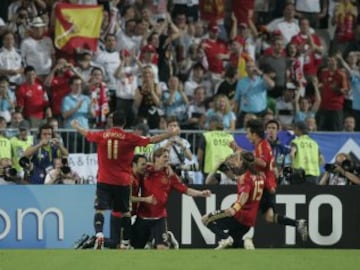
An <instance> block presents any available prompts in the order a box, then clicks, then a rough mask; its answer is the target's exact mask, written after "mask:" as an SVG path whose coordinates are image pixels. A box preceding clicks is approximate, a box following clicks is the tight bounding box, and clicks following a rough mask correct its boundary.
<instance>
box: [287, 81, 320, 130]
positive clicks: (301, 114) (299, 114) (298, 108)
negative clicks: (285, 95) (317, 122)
mask: <svg viewBox="0 0 360 270" xmlns="http://www.w3.org/2000/svg"><path fill="white" fill-rule="evenodd" d="M312 85H313V89H314V93H315V95H314V99H313V101H312V103H311V99H310V98H309V97H305V96H303V97H302V96H301V89H297V90H296V91H295V117H294V122H299V121H305V120H306V119H307V118H315V115H316V112H317V111H318V109H319V106H320V103H321V96H320V91H319V80H318V78H317V77H316V76H314V77H312ZM308 128H309V126H308Z"/></svg>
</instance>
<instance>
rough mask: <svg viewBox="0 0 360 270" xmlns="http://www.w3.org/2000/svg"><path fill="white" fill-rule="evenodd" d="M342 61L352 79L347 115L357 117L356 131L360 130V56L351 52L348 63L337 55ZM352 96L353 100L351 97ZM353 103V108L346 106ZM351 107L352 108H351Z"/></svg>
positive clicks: (346, 97) (346, 100) (347, 101)
mask: <svg viewBox="0 0 360 270" xmlns="http://www.w3.org/2000/svg"><path fill="white" fill-rule="evenodd" d="M336 57H337V59H339V60H340V63H341V65H342V66H343V67H344V68H345V70H346V71H347V73H348V75H349V77H350V91H349V92H348V93H347V95H346V96H345V113H346V112H347V113H350V114H352V115H353V116H354V117H355V122H356V124H355V129H356V130H357V131H359V130H360V83H359V82H360V70H359V63H358V62H359V59H360V54H359V53H358V52H356V51H351V52H350V53H349V54H348V57H347V62H346V61H345V60H344V59H343V58H342V56H341V54H340V53H338V54H337V55H336ZM351 96H352V100H351V99H350V97H351ZM349 103H351V106H349V105H348V106H346V105H347V104H349ZM349 107H350V108H349Z"/></svg>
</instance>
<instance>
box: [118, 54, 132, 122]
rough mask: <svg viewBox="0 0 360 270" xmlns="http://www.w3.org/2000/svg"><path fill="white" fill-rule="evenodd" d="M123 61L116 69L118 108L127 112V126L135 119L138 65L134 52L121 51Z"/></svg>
mask: <svg viewBox="0 0 360 270" xmlns="http://www.w3.org/2000/svg"><path fill="white" fill-rule="evenodd" d="M120 55H121V61H120V64H119V66H118V67H117V69H116V70H115V74H114V76H115V79H116V85H117V86H116V110H123V111H124V113H125V114H126V125H125V127H126V128H129V127H131V125H132V123H133V121H134V112H133V109H132V107H133V103H134V97H135V91H136V89H137V88H138V81H137V79H136V73H137V70H138V67H137V66H136V64H135V63H134V59H135V55H134V52H129V51H128V50H123V51H121V54H120Z"/></svg>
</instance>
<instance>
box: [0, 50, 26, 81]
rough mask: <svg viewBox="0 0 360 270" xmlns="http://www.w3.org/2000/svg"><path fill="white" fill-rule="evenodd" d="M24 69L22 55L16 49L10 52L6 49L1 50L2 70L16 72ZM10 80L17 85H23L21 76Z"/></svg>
mask: <svg viewBox="0 0 360 270" xmlns="http://www.w3.org/2000/svg"><path fill="white" fill-rule="evenodd" d="M20 68H22V59H21V55H20V53H19V52H18V51H17V50H16V49H15V48H11V49H10V50H8V49H6V48H5V47H3V48H1V50H0V69H6V70H15V69H20ZM9 80H10V82H12V83H15V84H21V83H22V76H21V74H17V75H13V76H9Z"/></svg>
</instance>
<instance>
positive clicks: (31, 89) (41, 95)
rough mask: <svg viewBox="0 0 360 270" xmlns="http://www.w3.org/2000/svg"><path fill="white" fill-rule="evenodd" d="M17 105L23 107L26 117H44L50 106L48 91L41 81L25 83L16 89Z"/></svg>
mask: <svg viewBox="0 0 360 270" xmlns="http://www.w3.org/2000/svg"><path fill="white" fill-rule="evenodd" d="M16 101H17V106H19V107H21V108H23V115H24V117H25V118H30V117H31V118H36V119H44V118H45V110H46V108H47V107H48V106H49V99H48V96H47V93H46V91H45V90H44V88H43V86H42V85H41V84H40V83H39V82H35V83H34V84H32V85H30V84H28V83H23V84H21V85H20V86H19V88H18V89H17V91H16Z"/></svg>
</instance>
